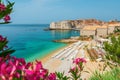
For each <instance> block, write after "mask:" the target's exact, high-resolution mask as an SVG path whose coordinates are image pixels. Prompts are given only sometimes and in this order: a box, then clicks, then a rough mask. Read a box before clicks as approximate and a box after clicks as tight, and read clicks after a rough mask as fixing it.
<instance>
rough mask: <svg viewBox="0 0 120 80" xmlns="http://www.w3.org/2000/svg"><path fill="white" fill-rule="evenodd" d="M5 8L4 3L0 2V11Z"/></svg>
mask: <svg viewBox="0 0 120 80" xmlns="http://www.w3.org/2000/svg"><path fill="white" fill-rule="evenodd" d="M5 9H6V7H5V5H4V4H2V3H0V12H2V11H4V10H5Z"/></svg>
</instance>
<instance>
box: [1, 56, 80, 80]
mask: <svg viewBox="0 0 120 80" xmlns="http://www.w3.org/2000/svg"><path fill="white" fill-rule="evenodd" d="M80 63H81V62H80ZM77 66H78V64H77V65H76V67H75V68H74V69H70V73H71V75H72V76H71V77H68V76H64V74H61V73H60V72H56V73H49V72H48V70H47V69H45V68H43V65H42V63H41V62H40V61H36V64H33V63H32V62H29V63H26V62H25V60H24V59H23V58H16V57H11V56H7V60H4V58H2V57H0V80H57V79H58V80H68V79H70V78H71V79H73V80H78V79H80V74H81V71H82V69H80V68H81V67H82V66H79V67H77ZM60 74H61V75H62V76H60ZM63 76H64V77H63Z"/></svg>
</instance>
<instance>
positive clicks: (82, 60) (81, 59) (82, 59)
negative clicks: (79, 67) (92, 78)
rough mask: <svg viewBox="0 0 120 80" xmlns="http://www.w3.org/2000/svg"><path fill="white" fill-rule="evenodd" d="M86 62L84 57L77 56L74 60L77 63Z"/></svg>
mask: <svg viewBox="0 0 120 80" xmlns="http://www.w3.org/2000/svg"><path fill="white" fill-rule="evenodd" d="M81 62H82V63H86V60H85V59H84V58H77V59H75V60H74V61H73V63H75V64H79V63H81Z"/></svg>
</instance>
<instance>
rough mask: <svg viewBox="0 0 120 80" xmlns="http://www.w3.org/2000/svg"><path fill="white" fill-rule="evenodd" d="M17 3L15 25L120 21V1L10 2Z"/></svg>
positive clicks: (13, 19)
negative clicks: (65, 21)
mask: <svg viewBox="0 0 120 80" xmlns="http://www.w3.org/2000/svg"><path fill="white" fill-rule="evenodd" d="M10 1H15V5H14V12H13V13H12V15H11V17H12V22H13V24H46V23H51V22H53V21H61V20H70V19H88V18H96V19H99V20H105V21H108V20H111V19H118V20H120V10H119V8H120V4H119V3H120V0H10Z"/></svg>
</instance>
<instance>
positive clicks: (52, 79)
mask: <svg viewBox="0 0 120 80" xmlns="http://www.w3.org/2000/svg"><path fill="white" fill-rule="evenodd" d="M48 80H57V79H56V74H55V73H50V74H49V76H48Z"/></svg>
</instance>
